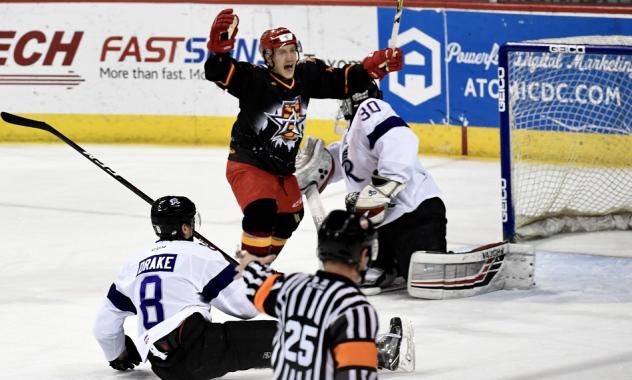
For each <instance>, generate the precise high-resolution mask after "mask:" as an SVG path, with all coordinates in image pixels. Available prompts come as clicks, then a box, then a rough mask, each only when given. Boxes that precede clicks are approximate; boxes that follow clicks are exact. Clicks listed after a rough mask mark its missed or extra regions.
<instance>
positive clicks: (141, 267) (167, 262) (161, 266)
mask: <svg viewBox="0 0 632 380" xmlns="http://www.w3.org/2000/svg"><path fill="white" fill-rule="evenodd" d="M177 256H178V255H175V254H172V253H163V254H160V255H154V256H149V257H148V258H146V259H144V260H142V261H140V262H139V263H138V271H137V272H136V276H138V275H140V274H143V273H147V272H173V267H174V266H175V265H176V258H177Z"/></svg>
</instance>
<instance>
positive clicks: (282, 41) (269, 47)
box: [259, 27, 301, 63]
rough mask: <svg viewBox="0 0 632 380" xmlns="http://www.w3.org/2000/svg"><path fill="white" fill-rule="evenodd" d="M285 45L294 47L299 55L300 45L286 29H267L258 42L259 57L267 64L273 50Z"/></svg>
mask: <svg viewBox="0 0 632 380" xmlns="http://www.w3.org/2000/svg"><path fill="white" fill-rule="evenodd" d="M286 45H296V50H297V51H298V52H299V53H300V52H301V43H300V42H299V41H298V39H297V38H296V36H295V35H294V33H292V32H291V31H290V30H289V29H288V28H284V27H279V28H275V29H268V30H266V31H265V32H263V34H262V35H261V39H260V40H259V53H261V56H263V59H264V60H265V61H266V63H267V62H268V58H270V57H271V56H272V52H273V51H274V49H277V48H280V47H283V46H286Z"/></svg>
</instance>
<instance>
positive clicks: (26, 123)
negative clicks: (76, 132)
mask: <svg viewBox="0 0 632 380" xmlns="http://www.w3.org/2000/svg"><path fill="white" fill-rule="evenodd" d="M0 116H1V117H2V120H4V121H6V122H7V123H9V124H14V125H19V126H22V127H29V128H35V129H41V130H43V131H46V132H50V133H52V134H53V135H55V136H56V137H57V138H59V139H60V140H62V141H63V142H65V143H66V144H68V145H70V147H72V148H73V149H74V150H76V151H77V152H79V153H81V155H82V156H84V157H85V158H87V159H88V160H90V162H92V163H93V164H95V165H96V166H98V167H99V168H100V169H101V170H103V171H104V172H106V173H108V174H109V175H110V176H111V177H112V178H114V179H115V180H117V181H118V182H119V183H121V184H122V185H123V186H125V187H127V188H128V189H130V190H131V191H132V192H133V193H134V194H136V195H138V196H139V197H141V198H142V199H143V200H144V201H146V202H147V203H149V204H152V203H154V200H153V199H152V198H151V197H150V196H149V195H147V194H145V193H143V192H142V191H141V190H140V189H138V188H137V187H136V186H134V185H132V184H131V183H130V182H129V181H127V180H126V179H125V178H123V177H121V176H120V175H119V174H118V173H116V172H115V171H114V170H112V169H110V168H109V167H107V166H105V164H104V163H103V162H101V161H99V160H98V159H97V158H96V157H94V156H93V155H92V154H90V153H88V152H87V151H86V150H85V149H83V148H82V147H80V146H79V145H77V144H75V142H74V141H72V140H71V139H69V138H68V137H66V136H65V135H64V134H62V133H61V132H59V131H58V130H57V129H55V128H53V127H52V126H50V125H48V124H47V123H45V122H43V121H38V120H33V119H27V118H25V117H21V116H17V115H13V114H10V113H7V112H2V113H0ZM193 235H194V236H195V237H196V238H198V239H199V240H201V241H202V242H204V243H205V244H206V245H207V246H208V247H209V248H210V249H212V250H214V251H217V252H219V253H221V254H222V255H223V256H224V258H225V259H226V260H228V261H229V262H230V263H231V264H233V265H238V263H237V261H236V260H235V259H234V258H232V257H231V256H229V255H228V254H226V253H225V252H224V251H222V250H221V249H220V248H219V247H218V246H216V245H215V244H213V243H212V242H211V241H210V240H208V239H207V238H205V237H204V236H202V234H200V233H199V232H197V231H194V232H193Z"/></svg>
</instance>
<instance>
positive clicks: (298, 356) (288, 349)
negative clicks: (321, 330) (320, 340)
mask: <svg viewBox="0 0 632 380" xmlns="http://www.w3.org/2000/svg"><path fill="white" fill-rule="evenodd" d="M285 336H286V338H285V353H284V354H285V359H286V360H288V361H291V362H294V363H296V364H298V365H299V366H302V367H309V366H310V365H311V364H312V363H313V361H314V360H313V359H314V348H315V344H314V343H315V341H316V337H317V336H318V329H317V328H316V327H314V326H310V325H305V324H302V323H300V322H298V321H295V320H291V319H290V320H289V321H287V322H286V324H285Z"/></svg>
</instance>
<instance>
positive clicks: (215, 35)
mask: <svg viewBox="0 0 632 380" xmlns="http://www.w3.org/2000/svg"><path fill="white" fill-rule="evenodd" d="M238 25H239V17H237V15H236V14H233V10H232V8H228V9H224V10H223V11H221V12H219V13H218V14H217V17H215V21H213V25H212V26H211V33H210V35H209V38H208V43H207V44H206V47H207V48H208V50H210V51H212V52H213V53H228V52H230V51H231V50H233V47H234V46H235V36H236V35H237V30H238V28H237V26H238Z"/></svg>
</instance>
